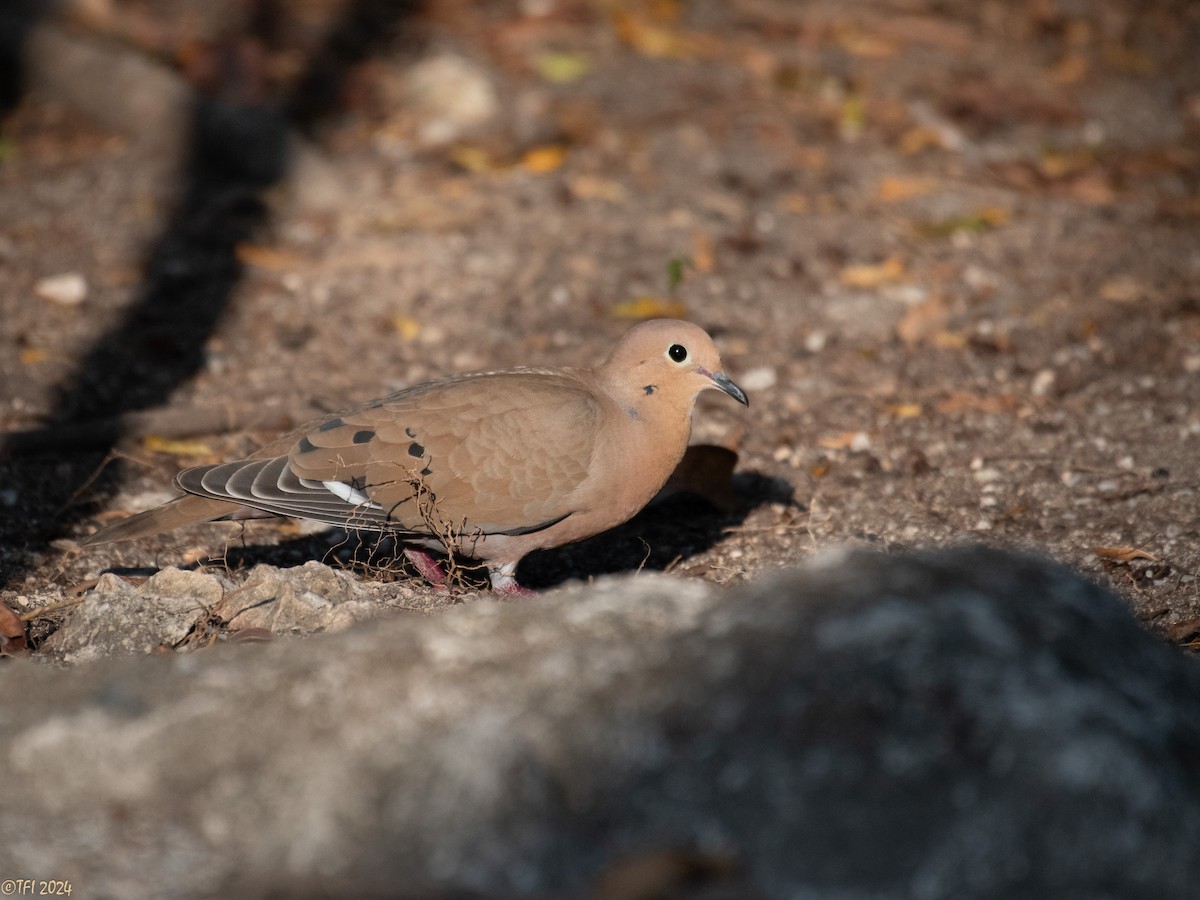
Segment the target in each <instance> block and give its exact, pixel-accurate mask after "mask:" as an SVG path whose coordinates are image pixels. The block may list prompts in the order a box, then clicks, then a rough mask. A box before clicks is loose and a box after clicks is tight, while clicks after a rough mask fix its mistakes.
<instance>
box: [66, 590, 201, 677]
mask: <svg viewBox="0 0 1200 900" xmlns="http://www.w3.org/2000/svg"><path fill="white" fill-rule="evenodd" d="M224 592H225V587H224V585H223V584H222V582H221V581H220V579H218V578H217V577H216V576H215V575H209V574H206V573H204V572H189V571H184V570H182V569H174V568H168V569H163V570H162V571H160V572H157V573H155V574H154V575H153V576H151V577H150V578H148V579H146V581H145V583H144V584H142V585H141V586H140V587H134V586H133V585H132V584H130V583H129V582H128V581H125V580H124V579H123V578H120V577H118V576H116V575H113V574H112V573H105V574H104V575H101V576H100V580H99V581H98V582H97V584H96V587H95V588H93V589H92V591H91V592H90V593H89V594H88V595H87V597H86V598H85V599H84V601H83V602H82V603H81V604H80V605H79V606H78V607H76V608H75V610H74V612H73V613H72V614H71V616H70V618H69V619H68V620H67V624H66V625H65V626H64V627H62V628H60V629H59V630H58V631H56V632H55V633H54V634H52V635H51V636H50V638H49V639H48V640H47V641H46V644H45V648H44V649H45V651H46V652H47V653H49V654H51V655H54V656H57V657H59V658H60V659H61V660H63V661H64V662H70V663H78V662H89V661H92V660H98V659H103V658H105V657H109V656H131V655H135V654H140V653H151V652H153V651H155V650H158V649H160V648H171V647H174V646H176V645H177V644H179V643H180V642H181V641H183V639H184V638H186V637H187V636H188V635H189V634H190V633H191V631H192V629H193V628H194V627H195V626H196V624H197V623H198V622H201V621H202V620H203V619H205V618H206V617H207V616H208V615H210V614H211V613H212V611H213V610H214V608H215V607H216V605H217V603H218V602H219V601H220V600H221V597H222V595H223V594H224Z"/></svg>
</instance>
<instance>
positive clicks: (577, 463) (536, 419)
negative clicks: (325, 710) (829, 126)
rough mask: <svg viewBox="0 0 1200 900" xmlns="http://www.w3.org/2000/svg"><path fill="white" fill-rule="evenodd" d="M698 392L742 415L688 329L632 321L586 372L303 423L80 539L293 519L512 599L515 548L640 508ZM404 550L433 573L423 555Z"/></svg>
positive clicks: (668, 464) (504, 374)
mask: <svg viewBox="0 0 1200 900" xmlns="http://www.w3.org/2000/svg"><path fill="white" fill-rule="evenodd" d="M709 388H715V389H717V390H720V391H724V392H725V393H726V394H729V396H731V397H733V398H734V399H735V400H737V401H738V402H739V403H743V404H748V401H747V399H746V395H745V393H744V392H743V391H742V389H741V388H739V387H738V386H737V385H736V384H734V383H733V382H732V381H731V380H730V379H729V377H728V376H726V375H725V374H724V373H723V372H722V371H721V357H720V355H719V354H718V352H717V348H716V346H715V345H714V344H713V341H712V338H710V337H709V336H708V334H706V333H705V332H704V330H703V329H701V328H699V327H698V326H696V325H692V324H690V323H688V322H682V321H677V320H669V319H656V320H653V321H648V322H643V323H641V324H639V325H636V326H634V327H633V328H632V329H631V330H630V331H629V332H628V333H627V334H626V335H625V336H624V337H623V338H621V340H620V341H618V342H617V344H616V346H615V347H614V348H613V350H612V352H611V353H610V354H609V356H608V359H607V360H605V361H604V363H603V364H601V365H600V366H598V367H596V368H592V369H584V368H518V369H507V370H503V371H495V372H481V373H478V374H471V375H455V376H451V377H448V378H441V379H438V380H436V381H430V382H427V383H424V384H418V385H415V386H413V387H410V388H406V389H404V390H402V391H398V392H397V393H394V394H391V395H389V396H387V397H383V398H382V399H379V400H372V401H370V402H367V403H361V404H359V405H357V406H352V407H350V408H349V409H346V410H343V411H342V412H338V413H333V414H330V415H327V416H324V417H322V418H319V419H316V420H315V421H312V422H309V423H308V424H306V425H304V426H301V427H300V428H298V429H296V430H295V431H293V432H291V433H290V434H287V435H285V436H283V437H281V438H279V439H278V440H276V441H274V442H272V443H270V444H268V445H267V446H265V447H263V448H262V449H261V450H259V451H258V452H257V453H255V454H253V455H252V456H250V457H248V458H246V459H239V460H235V461H233V462H227V463H222V464H220V465H209V466H197V467H195V468H190V469H185V470H184V471H182V472H180V473H179V475H178V476H176V478H175V484H176V486H177V487H179V488H181V489H183V490H184V491H186V492H187V494H188V495H187V496H184V497H179V498H177V499H175V500H172V501H170V502H168V503H166V504H165V505H163V506H160V507H158V508H156V509H151V510H147V511H146V512H143V513H139V514H137V515H134V516H131V517H130V518H128V519H125V520H123V521H121V522H117V523H115V524H113V525H110V526H108V527H106V528H103V529H101V530H100V531H98V532H96V533H95V534H93V535H91V536H90V537H89V538H87V539H86V540H85V541H84V543H85V544H98V543H103V542H107V541H126V540H132V539H134V538H139V537H143V536H146V535H151V534H157V533H159V532H162V531H167V530H169V529H172V528H176V527H178V526H180V525H185V524H189V523H193V522H202V521H208V520H218V519H240V518H250V517H256V516H262V515H280V516H295V517H297V518H303V519H314V520H316V521H318V522H326V523H328V524H330V525H338V526H341V527H343V528H349V529H358V530H369V531H381V532H388V533H390V534H394V535H395V536H396V537H397V538H399V539H400V540H401V541H403V542H404V543H405V544H406V545H410V546H413V547H420V548H424V549H440V550H443V551H445V552H448V553H451V554H457V555H461V556H464V557H470V558H474V559H477V560H480V561H482V562H484V563H486V564H487V566H488V571H489V574H490V576H491V583H492V587H493V589H494V590H496V591H499V592H505V593H525V591H524V589H523V588H521V587H520V586H519V585H518V584H517V582H516V578H515V572H516V567H517V563H518V562H520V560H521V558H522V557H524V556H525V555H526V554H527V553H529V552H530V551H533V550H541V549H544V548H547V547H557V546H560V545H562V544H567V543H570V542H572V541H578V540H582V539H583V538H587V537H591V536H592V535H594V534H599V533H600V532H602V531H605V530H607V529H609V528H612V527H614V526H616V525H619V524H621V523H622V522H624V521H626V520H627V519H629V518H631V517H632V516H633V515H634V514H635V513H637V512H638V510H640V509H641V508H642V507H644V506H645V505H646V504H647V503H648V502H649V501H650V500H651V499H652V498H653V497H654V495H655V494H656V493H657V492H658V490H659V489H660V488H661V487H662V486H663V484H664V483H666V481H667V479H668V477H669V476H670V475H671V473H672V471H673V470H674V469H675V467H676V465H677V464H678V463H679V461H680V459H682V457H683V455H684V452H685V450H686V449H687V444H688V437H689V435H690V433H691V415H692V408H693V406H694V405H695V401H696V397H697V395H698V394H699V393H700V392H701V391H704V390H707V389H709ZM408 555H409V558H410V559H412V560H413V561H414V562H416V563H417V564H418V568H419V569H420V570H421V572H422V574H424V575H427V576H429V577H431V578H433V579H434V580H437V579H438V576H439V575H442V573H440V570H438V569H437V568H436V566H434V565H433V564H432V560H431V558H430V557H429V556H428V554H425V553H423V552H421V551H416V552H413V553H410V554H408ZM442 578H443V579H444V575H442Z"/></svg>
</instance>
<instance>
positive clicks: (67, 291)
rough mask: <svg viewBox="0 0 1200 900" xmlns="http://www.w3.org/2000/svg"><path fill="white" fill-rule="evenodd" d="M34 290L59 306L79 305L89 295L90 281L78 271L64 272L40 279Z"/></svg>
mask: <svg viewBox="0 0 1200 900" xmlns="http://www.w3.org/2000/svg"><path fill="white" fill-rule="evenodd" d="M33 292H34V293H35V294H37V295H38V296H39V297H41V298H42V299H43V300H49V301H50V302H51V303H57V304H58V305H59V306H78V305H79V304H80V303H82V302H83V301H84V299H85V298H86V297H87V294H88V283H87V279H86V278H84V277H83V276H82V275H81V274H79V273H78V272H64V273H63V274H61V275H51V276H49V277H47V278H40V279H38V281H36V282H35V283H34V285H33Z"/></svg>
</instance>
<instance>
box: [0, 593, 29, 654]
mask: <svg viewBox="0 0 1200 900" xmlns="http://www.w3.org/2000/svg"><path fill="white" fill-rule="evenodd" d="M28 652H29V650H28V648H27V647H26V646H25V623H24V622H22V621H21V617H20V616H18V615H17V614H16V613H15V612H13V611H12V610H11V609H9V608H8V606H6V605H5V604H3V603H0V656H25V655H26V654H27V653H28Z"/></svg>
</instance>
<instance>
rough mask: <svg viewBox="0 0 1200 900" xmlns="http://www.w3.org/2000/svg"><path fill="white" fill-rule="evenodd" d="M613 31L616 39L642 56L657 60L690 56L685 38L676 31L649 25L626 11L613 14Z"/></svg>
mask: <svg viewBox="0 0 1200 900" xmlns="http://www.w3.org/2000/svg"><path fill="white" fill-rule="evenodd" d="M613 30H614V31H615V32H616V33H617V37H618V38H620V39H621V40H622V41H623V42H624V43H626V44H628V45H629V46H630V47H632V48H633V49H634V50H636V51H637V52H638V53H641V54H642V55H643V56H650V57H654V58H658V59H669V58H674V59H683V58H686V57H688V56H690V55H691V47H690V46H689V42H688V40H687V38H685V37H684V36H683V35H682V34H680V33H679V32H677V31H673V30H671V29H669V28H661V27H659V26H657V25H651V24H650V23H649V22H647V21H646V20H645V19H642V18H641V17H639V16H635V15H634V14H633V13H631V12H628V11H627V10H623V9H619V10H617V11H616V12H615V13H614V14H613Z"/></svg>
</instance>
